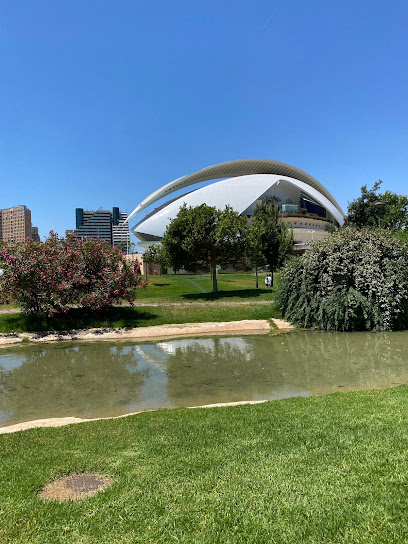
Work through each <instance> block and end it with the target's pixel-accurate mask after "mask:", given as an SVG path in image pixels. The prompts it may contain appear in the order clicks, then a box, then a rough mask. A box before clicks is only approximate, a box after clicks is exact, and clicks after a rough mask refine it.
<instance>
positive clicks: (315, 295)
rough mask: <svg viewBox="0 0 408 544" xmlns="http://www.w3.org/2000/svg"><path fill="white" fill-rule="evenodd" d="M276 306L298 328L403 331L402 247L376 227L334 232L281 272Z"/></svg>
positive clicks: (405, 261)
mask: <svg viewBox="0 0 408 544" xmlns="http://www.w3.org/2000/svg"><path fill="white" fill-rule="evenodd" d="M277 303H278V304H279V306H280V308H281V310H282V313H283V315H284V317H285V318H286V319H287V320H288V321H291V322H292V323H296V324H298V325H300V326H301V327H315V328H318V329H326V330H339V331H353V330H367V331H370V330H394V329H402V328H405V327H407V326H408V251H407V246H406V243H404V242H403V241H401V240H399V239H398V237H397V236H396V235H395V234H394V233H391V232H386V231H384V230H382V229H378V228H377V229H371V228H364V229H361V230H358V229H355V228H352V227H346V228H344V229H339V230H337V231H336V232H334V233H333V234H331V235H330V236H328V237H327V238H326V239H325V240H322V241H320V242H315V243H314V244H313V247H312V248H311V250H310V251H307V252H306V253H304V255H302V256H301V257H299V258H294V259H292V260H291V261H290V262H289V263H288V264H287V265H286V266H285V267H284V269H283V272H282V277H281V285H280V288H279V290H278V294H277Z"/></svg>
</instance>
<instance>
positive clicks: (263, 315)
mask: <svg viewBox="0 0 408 544" xmlns="http://www.w3.org/2000/svg"><path fill="white" fill-rule="evenodd" d="M253 286H254V275H253V274H220V276H219V289H220V291H219V292H218V293H212V292H211V288H212V286H211V278H210V277H209V276H204V275H203V276H196V275H180V276H176V275H169V276H151V277H150V280H149V287H148V289H146V290H145V289H143V290H140V291H139V295H138V299H137V301H136V307H135V308H129V307H118V308H112V309H110V310H109V311H105V312H99V313H97V314H91V315H88V314H86V313H85V312H84V311H83V310H75V309H74V310H71V311H70V312H69V314H67V315H66V316H62V317H59V318H53V319H47V318H35V317H27V316H24V315H22V314H0V333H11V332H26V331H47V330H68V329H82V328H84V329H85V328H92V327H146V326H148V325H165V324H169V323H196V322H198V323H199V322H204V321H238V320H241V319H270V318H272V317H279V315H280V314H279V312H278V310H277V309H276V308H275V307H274V305H273V304H270V305H269V304H268V305H256V304H253V305H246V306H245V307H236V306H235V307H232V306H230V307H229V306H227V305H225V306H222V305H220V306H217V307H214V306H193V305H191V306H185V307H183V306H179V307H174V306H171V307H162V308H161V307H151V308H146V307H140V308H138V307H137V303H145V304H146V303H149V302H152V303H157V302H159V303H166V302H183V303H184V302H205V301H209V300H216V301H219V302H220V303H222V302H230V301H246V302H251V301H253V302H256V301H259V300H265V301H271V302H272V301H273V298H274V289H265V287H264V286H263V278H260V286H261V287H260V289H254V288H253Z"/></svg>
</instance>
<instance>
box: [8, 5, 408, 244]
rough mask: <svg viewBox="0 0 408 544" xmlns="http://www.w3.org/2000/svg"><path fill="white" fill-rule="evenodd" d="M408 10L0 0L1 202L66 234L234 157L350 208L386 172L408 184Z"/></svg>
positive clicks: (388, 178)
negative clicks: (281, 171) (288, 176)
mask: <svg viewBox="0 0 408 544" xmlns="http://www.w3.org/2000/svg"><path fill="white" fill-rule="evenodd" d="M407 23H408V3H407V2H403V1H396V0H391V1H388V2H385V1H384V0H381V1H377V0H369V1H368V0H353V1H350V0H344V1H342V2H340V1H335V0H325V1H323V0H308V1H307V2H306V0H286V1H285V2H281V1H279V2H277V1H263V0H252V1H251V2H249V1H242V0H229V1H226V0H216V1H213V0H206V1H205V2H204V1H195V0H189V1H184V0H180V1H177V0H174V1H172V2H167V1H159V2H140V1H138V0H115V1H113V0H111V1H106V0H98V1H96V0H69V1H67V0H58V1H57V2H55V1H53V0H36V1H35V2H33V1H32V0H19V1H18V2H6V1H3V2H0V186H1V194H0V208H4V207H8V206H12V205H16V204H26V205H27V206H28V207H29V208H30V209H31V211H32V220H33V224H34V225H37V226H38V227H39V229H40V235H41V236H44V235H45V234H46V233H47V232H48V231H49V230H50V229H54V230H55V231H57V232H59V233H60V234H63V233H64V231H65V229H68V228H74V226H75V225H74V222H75V208H76V207H83V208H86V209H97V208H99V207H100V206H103V207H104V208H111V207H112V206H119V207H120V208H121V210H123V211H126V210H127V211H128V212H129V213H130V212H131V211H132V210H133V208H134V207H136V205H137V204H138V203H139V202H140V201H141V200H143V199H144V198H145V197H146V196H148V194H150V193H151V192H152V191H154V190H156V189H158V188H159V187H161V186H162V185H164V184H165V183H168V182H169V181H171V180H173V179H175V178H178V177H180V176H182V175H184V174H188V173H191V172H194V171H195V170H198V169H200V168H203V167H205V166H209V165H211V164H215V163H218V162H223V161H227V160H233V159H239V158H267V159H274V160H278V161H283V162H287V163H289V164H292V165H294V166H297V167H299V168H301V169H302V170H305V171H306V172H308V173H309V174H311V175H312V176H314V177H315V178H317V179H318V180H319V181H320V182H321V183H323V184H324V185H325V186H326V187H327V188H328V189H329V190H330V191H331V192H332V193H333V195H334V197H335V198H336V199H337V200H338V202H339V203H340V204H341V205H342V206H343V208H344V210H345V211H346V207H347V202H348V201H350V200H352V199H354V198H356V197H357V196H358V194H359V189H360V187H361V185H364V184H368V185H370V186H371V185H372V184H373V183H374V181H375V180H377V179H379V178H381V179H382V180H384V184H383V188H384V189H389V190H391V191H395V192H397V193H403V194H407V193H408V153H407V151H408V114H407V88H408V63H407V54H408V38H407V33H406V27H407ZM135 222H136V219H135V221H132V222H131V225H132V224H134V223H135Z"/></svg>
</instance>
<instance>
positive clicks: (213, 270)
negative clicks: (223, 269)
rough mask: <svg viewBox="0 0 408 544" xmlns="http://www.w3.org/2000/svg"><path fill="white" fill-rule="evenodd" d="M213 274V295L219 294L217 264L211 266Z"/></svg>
mask: <svg viewBox="0 0 408 544" xmlns="http://www.w3.org/2000/svg"><path fill="white" fill-rule="evenodd" d="M211 273H212V280H213V293H218V284H217V268H216V265H215V263H214V264H212V265H211Z"/></svg>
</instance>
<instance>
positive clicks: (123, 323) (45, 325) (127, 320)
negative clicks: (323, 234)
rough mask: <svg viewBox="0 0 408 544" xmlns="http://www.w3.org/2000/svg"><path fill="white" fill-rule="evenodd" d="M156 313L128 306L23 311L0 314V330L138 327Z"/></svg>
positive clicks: (25, 330) (4, 331)
mask: <svg viewBox="0 0 408 544" xmlns="http://www.w3.org/2000/svg"><path fill="white" fill-rule="evenodd" d="M156 317H157V315H156V314H154V313H152V312H150V311H145V310H140V309H136V308H132V307H129V306H124V307H116V308H106V309H104V310H101V311H98V312H86V311H85V310H83V309H81V308H73V309H71V310H70V311H69V312H68V313H66V314H65V315H61V316H55V317H39V316H30V315H24V314H22V313H21V314H7V315H2V316H0V332H2V333H12V332H43V331H66V330H72V329H90V328H94V327H131V328H133V327H137V326H138V325H139V323H140V322H142V321H144V322H146V321H151V320H154V319H156Z"/></svg>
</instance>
